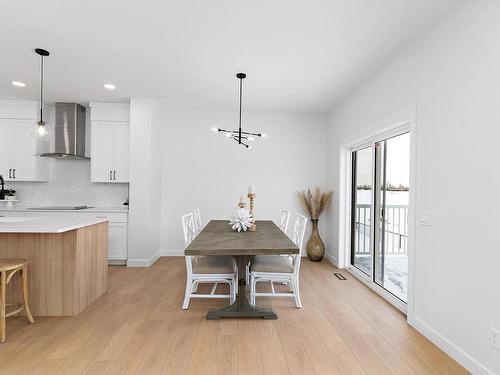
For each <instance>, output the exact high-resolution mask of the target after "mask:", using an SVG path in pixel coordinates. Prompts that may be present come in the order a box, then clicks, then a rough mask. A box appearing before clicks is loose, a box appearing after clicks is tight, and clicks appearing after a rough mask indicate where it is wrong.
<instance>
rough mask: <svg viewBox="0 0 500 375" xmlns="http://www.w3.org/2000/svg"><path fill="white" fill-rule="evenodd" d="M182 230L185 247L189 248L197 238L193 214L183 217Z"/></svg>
mask: <svg viewBox="0 0 500 375" xmlns="http://www.w3.org/2000/svg"><path fill="white" fill-rule="evenodd" d="M182 229H183V231H184V246H185V247H188V246H189V244H190V243H191V242H192V241H193V240H194V239H195V237H196V227H195V224H194V215H193V214H192V213H189V214H186V215H183V216H182Z"/></svg>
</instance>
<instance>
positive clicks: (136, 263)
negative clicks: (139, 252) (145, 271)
mask: <svg viewBox="0 0 500 375" xmlns="http://www.w3.org/2000/svg"><path fill="white" fill-rule="evenodd" d="M178 256H184V250H160V251H158V252H157V253H156V254H155V255H153V256H152V257H151V258H149V259H129V260H127V267H151V266H152V265H153V264H154V263H155V262H156V261H157V260H158V259H159V258H160V257H178Z"/></svg>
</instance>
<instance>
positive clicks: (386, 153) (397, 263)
mask: <svg viewBox="0 0 500 375" xmlns="http://www.w3.org/2000/svg"><path fill="white" fill-rule="evenodd" d="M409 169H410V134H409V133H404V134H400V135H397V136H394V137H391V138H386V139H382V140H379V141H377V142H374V143H373V144H372V145H371V146H370V147H365V148H362V149H359V150H355V151H353V152H352V194H351V196H352V209H351V218H352V223H351V265H352V266H354V267H355V268H356V269H357V270H360V271H362V272H363V273H364V274H366V275H367V276H368V277H369V279H370V281H371V282H372V283H375V284H377V285H378V286H380V287H382V288H384V289H385V290H386V291H388V292H390V293H391V294H392V295H394V296H396V297H397V298H398V299H400V300H401V301H403V302H405V303H406V302H407V297H408V205H409V189H410V186H409V185H410V183H409V182H410V174H409Z"/></svg>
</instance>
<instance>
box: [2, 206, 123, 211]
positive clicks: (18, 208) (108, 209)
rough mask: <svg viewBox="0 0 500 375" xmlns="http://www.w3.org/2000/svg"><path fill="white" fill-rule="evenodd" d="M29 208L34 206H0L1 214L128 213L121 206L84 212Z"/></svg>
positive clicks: (87, 209)
mask: <svg viewBox="0 0 500 375" xmlns="http://www.w3.org/2000/svg"><path fill="white" fill-rule="evenodd" d="M29 207H33V206H17V205H16V206H14V207H13V208H11V209H6V208H4V207H1V206H0V212H4V211H7V212H123V213H128V206H119V207H93V208H86V209H84V210H44V209H42V208H40V209H35V210H33V209H31V210H29V209H28V208H29Z"/></svg>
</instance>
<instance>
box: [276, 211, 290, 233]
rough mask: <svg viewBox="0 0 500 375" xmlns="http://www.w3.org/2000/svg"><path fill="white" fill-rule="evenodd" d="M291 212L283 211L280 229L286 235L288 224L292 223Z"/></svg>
mask: <svg viewBox="0 0 500 375" xmlns="http://www.w3.org/2000/svg"><path fill="white" fill-rule="evenodd" d="M290 213H291V212H290V210H281V219H280V225H279V228H280V229H281V230H282V231H283V233H286V231H287V230H288V222H289V221H290Z"/></svg>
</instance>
